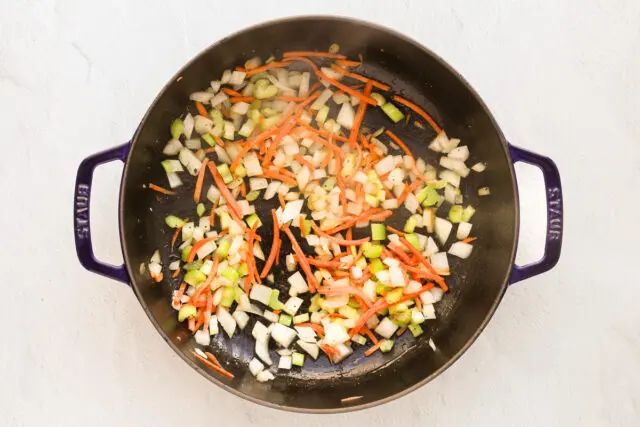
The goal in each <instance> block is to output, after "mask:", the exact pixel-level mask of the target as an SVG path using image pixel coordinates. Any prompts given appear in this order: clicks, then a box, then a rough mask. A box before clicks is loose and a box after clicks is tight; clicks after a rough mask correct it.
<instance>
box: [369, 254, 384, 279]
mask: <svg viewBox="0 0 640 427" xmlns="http://www.w3.org/2000/svg"><path fill="white" fill-rule="evenodd" d="M385 268H386V267H385V266H384V264H383V263H382V261H380V258H373V259H372V260H371V261H369V271H370V272H371V274H374V275H375V274H376V273H377V272H378V271H382V270H384V269H385Z"/></svg>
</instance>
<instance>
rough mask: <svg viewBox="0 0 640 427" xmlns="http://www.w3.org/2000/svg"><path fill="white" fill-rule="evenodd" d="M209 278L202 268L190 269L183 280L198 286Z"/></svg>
mask: <svg viewBox="0 0 640 427" xmlns="http://www.w3.org/2000/svg"><path fill="white" fill-rule="evenodd" d="M206 279H207V276H205V274H204V273H203V272H202V271H200V270H189V271H187V273H186V274H185V275H184V278H183V280H184V281H185V282H186V283H187V284H189V285H191V286H198V285H199V284H200V283H202V282H204V281H205V280H206Z"/></svg>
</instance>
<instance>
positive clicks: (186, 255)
mask: <svg viewBox="0 0 640 427" xmlns="http://www.w3.org/2000/svg"><path fill="white" fill-rule="evenodd" d="M192 247H193V246H191V245H187V246H185V247H184V248H183V249H182V254H181V255H180V257H181V258H182V261H184V262H187V258H189V252H191V248H192Z"/></svg>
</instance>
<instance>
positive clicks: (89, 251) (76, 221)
mask: <svg viewBox="0 0 640 427" xmlns="http://www.w3.org/2000/svg"><path fill="white" fill-rule="evenodd" d="M130 147H131V144H129V143H128V142H127V143H126V144H122V145H118V146H116V147H113V148H110V149H108V150H105V151H102V152H99V153H96V154H94V155H92V156H89V157H87V158H86V159H84V160H83V161H82V163H80V166H79V167H78V174H77V175H76V188H75V197H74V202H73V228H74V235H75V240H76V253H77V254H78V259H79V260H80V264H82V266H83V267H84V268H86V269H87V270H89V271H91V272H94V273H98V274H102V275H103V276H106V277H109V278H111V279H115V280H118V281H120V282H124V283H127V284H128V283H129V275H128V274H127V269H126V267H125V266H124V264H123V265H119V266H115V265H110V264H105V263H103V262H100V261H98V260H97V259H96V257H95V255H94V254H93V245H92V244H91V229H90V221H89V218H90V217H89V207H90V204H91V203H90V200H91V182H92V181H93V171H94V169H95V168H96V167H98V166H99V165H101V164H103V163H108V162H112V161H114V160H121V161H122V162H123V163H124V162H125V160H126V159H127V154H129V148H130Z"/></svg>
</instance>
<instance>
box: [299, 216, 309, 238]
mask: <svg viewBox="0 0 640 427" xmlns="http://www.w3.org/2000/svg"><path fill="white" fill-rule="evenodd" d="M298 226H299V227H300V235H301V236H302V237H303V238H304V237H307V232H306V230H305V228H304V218H303V217H302V215H300V216H299V217H298Z"/></svg>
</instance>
